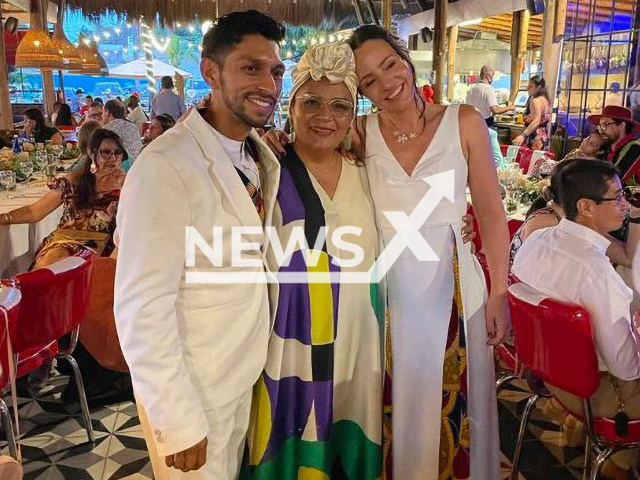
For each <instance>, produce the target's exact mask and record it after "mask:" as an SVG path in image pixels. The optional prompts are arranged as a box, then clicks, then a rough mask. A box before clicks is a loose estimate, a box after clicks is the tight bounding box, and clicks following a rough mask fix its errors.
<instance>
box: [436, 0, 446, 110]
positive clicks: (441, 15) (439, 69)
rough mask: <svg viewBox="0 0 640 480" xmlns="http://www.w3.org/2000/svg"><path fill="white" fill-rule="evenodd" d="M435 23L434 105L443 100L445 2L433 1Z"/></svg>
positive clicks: (442, 0)
mask: <svg viewBox="0 0 640 480" xmlns="http://www.w3.org/2000/svg"><path fill="white" fill-rule="evenodd" d="M435 2H436V3H435V23H434V32H433V70H434V71H435V73H436V81H435V84H434V86H433V90H434V99H433V101H434V102H435V103H442V100H443V98H444V71H445V58H444V56H445V54H446V50H447V49H446V39H447V38H446V35H447V0H435Z"/></svg>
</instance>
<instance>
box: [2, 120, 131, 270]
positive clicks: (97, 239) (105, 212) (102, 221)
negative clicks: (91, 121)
mask: <svg viewBox="0 0 640 480" xmlns="http://www.w3.org/2000/svg"><path fill="white" fill-rule="evenodd" d="M90 148H91V154H90V156H89V158H90V162H87V163H86V164H85V166H84V167H83V170H82V172H81V174H80V175H78V176H74V177H63V178H56V179H54V180H53V181H52V182H50V184H49V188H50V189H51V191H49V192H48V193H47V194H46V195H45V196H44V197H42V198H41V199H40V200H38V201H37V202H35V203H33V204H31V205H27V206H25V207H20V208H17V209H15V210H12V211H10V212H8V213H5V214H3V215H0V225H3V224H4V225H6V224H14V223H35V222H38V221H40V220H42V219H43V218H44V217H46V216H47V215H49V214H50V213H52V212H53V211H54V210H56V209H57V208H58V207H60V206H61V205H62V206H63V213H62V218H61V219H60V223H59V224H58V227H57V228H56V230H54V231H53V232H52V233H51V234H50V235H49V236H47V237H46V238H45V239H44V240H43V242H42V245H40V248H38V251H37V252H36V255H35V258H34V260H33V264H32V268H42V267H45V266H46V265H50V264H52V263H54V262H56V261H58V260H60V259H62V258H65V257H68V256H71V255H74V254H75V253H77V252H78V251H79V250H80V249H82V248H86V247H88V248H93V249H94V250H96V251H97V252H98V253H99V254H102V255H109V254H110V253H111V251H112V250H113V248H114V245H113V232H114V231H115V221H116V211H117V207H118V199H119V196H120V188H121V187H122V184H123V182H124V171H123V170H122V167H121V165H122V162H123V161H124V160H125V159H126V158H127V153H126V151H125V149H124V147H123V145H122V142H121V140H120V138H119V137H118V135H117V134H116V133H114V132H112V131H110V130H105V129H99V130H96V132H94V134H93V135H92V136H91V141H90Z"/></svg>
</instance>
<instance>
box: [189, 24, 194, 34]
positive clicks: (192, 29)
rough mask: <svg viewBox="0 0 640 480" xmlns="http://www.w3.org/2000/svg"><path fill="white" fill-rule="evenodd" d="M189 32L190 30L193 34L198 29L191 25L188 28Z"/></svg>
mask: <svg viewBox="0 0 640 480" xmlns="http://www.w3.org/2000/svg"><path fill="white" fill-rule="evenodd" d="M187 30H189V33H193V32H195V31H196V29H195V28H194V27H193V25H191V24H189V26H188V27H187Z"/></svg>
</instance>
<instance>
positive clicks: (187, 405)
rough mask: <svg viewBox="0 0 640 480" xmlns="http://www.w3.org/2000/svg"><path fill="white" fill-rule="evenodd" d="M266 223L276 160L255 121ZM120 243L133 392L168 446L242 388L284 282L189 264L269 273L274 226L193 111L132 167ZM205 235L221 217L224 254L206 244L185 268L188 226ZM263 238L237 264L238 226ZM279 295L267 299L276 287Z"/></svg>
mask: <svg viewBox="0 0 640 480" xmlns="http://www.w3.org/2000/svg"><path fill="white" fill-rule="evenodd" d="M251 138H252V139H253V140H255V143H256V145H257V146H258V150H259V155H260V164H261V177H262V178H261V189H262V195H263V198H264V202H265V209H266V219H265V224H266V225H270V224H271V218H272V214H273V206H274V203H275V200H276V194H277V191H278V183H279V177H280V172H279V168H280V167H279V163H278V161H277V160H276V158H275V157H274V156H273V154H272V153H271V151H270V150H269V149H268V148H267V147H266V145H264V144H263V143H262V142H261V141H260V139H259V137H258V135H257V133H256V132H255V131H252V133H251ZM117 225H118V227H117V230H118V231H117V235H116V237H117V239H118V244H119V251H118V263H117V270H116V285H115V301H114V310H115V316H116V324H117V329H118V336H119V339H120V343H121V345H122V351H123V353H124V356H125V359H126V361H127V363H128V365H129V368H130V370H131V377H132V380H133V386H134V389H135V391H136V396H137V397H138V399H139V400H140V401H141V402H142V404H143V405H144V408H145V410H146V412H147V415H148V418H149V422H150V424H151V427H152V429H153V431H154V433H155V440H156V445H157V447H158V452H159V454H160V455H164V456H166V455H170V454H174V453H177V452H179V451H182V450H184V449H186V448H188V447H191V446H193V445H195V444H196V443H197V442H199V441H200V440H202V439H203V438H204V437H205V436H206V435H207V434H208V431H209V430H208V426H207V420H206V416H205V411H207V410H210V409H212V408H216V407H220V406H223V405H226V404H228V403H230V402H232V401H234V400H235V399H237V398H239V397H240V396H241V395H242V394H244V393H246V392H247V391H248V390H249V389H250V388H251V387H252V385H253V384H254V383H255V381H256V380H257V379H258V377H259V375H260V373H261V371H262V368H263V367H264V364H265V360H266V353H267V344H268V336H269V331H270V328H269V325H270V319H272V318H273V312H274V311H275V302H276V298H277V297H276V295H277V292H276V291H273V290H277V289H271V288H269V287H268V286H267V285H266V284H264V283H263V284H210V283H209V284H205V283H201V284H193V283H187V282H186V273H187V272H192V271H193V272H199V271H209V272H231V271H235V272H237V271H250V272H253V273H254V274H255V275H257V276H264V275H268V273H265V272H266V271H267V270H266V268H265V267H264V265H266V261H265V260H264V259H265V256H266V254H265V252H266V251H267V243H268V242H267V237H266V236H265V235H264V234H263V230H262V228H261V227H262V223H261V221H260V218H259V216H258V214H257V212H256V208H255V206H254V204H253V202H252V201H251V198H250V197H249V195H248V194H247V191H246V189H245V187H244V185H243V183H242V181H241V180H240V177H239V176H238V174H237V172H236V170H235V168H234V166H233V163H232V162H231V159H230V158H229V157H228V156H227V155H226V153H225V152H224V150H223V149H222V147H221V146H220V144H219V143H218V141H217V139H216V136H215V134H214V132H213V130H212V127H211V126H210V125H209V124H208V123H207V122H206V121H205V120H204V119H203V118H202V116H201V115H200V113H198V112H197V111H195V110H194V111H193V112H192V113H191V114H190V115H189V116H188V117H187V119H186V120H185V121H184V122H183V123H180V124H178V125H176V126H175V127H174V128H172V129H171V130H169V131H167V132H166V133H165V134H164V135H162V136H161V137H159V138H158V139H157V140H155V141H154V142H153V143H152V144H151V145H149V146H148V147H147V148H146V149H145V150H144V151H143V152H142V154H141V155H140V157H138V159H137V161H136V163H135V164H134V165H133V167H132V168H131V170H130V171H129V173H128V175H127V179H126V181H125V185H124V187H123V190H122V195H121V199H120V204H119V207H118V216H117ZM188 226H190V227H194V228H195V229H196V230H197V231H198V233H199V234H200V235H201V236H202V238H203V239H204V241H206V242H207V244H208V245H212V244H213V243H214V235H213V227H214V226H217V227H223V238H222V239H223V247H224V254H223V263H222V265H221V266H218V267H214V266H213V265H212V263H211V261H210V260H209V259H208V258H207V257H206V256H205V254H204V253H202V251H201V250H200V249H199V248H195V249H192V250H195V266H194V267H189V268H187V267H186V266H185V261H186V244H187V242H186V241H185V239H186V238H187V239H188V234H185V232H186V231H187V228H186V227H188ZM234 226H245V227H254V229H255V230H257V231H258V232H259V233H257V234H256V235H253V236H243V237H242V241H243V242H244V243H247V242H256V244H257V245H260V248H259V249H255V250H254V251H252V252H248V255H249V256H250V257H253V258H254V260H258V259H259V260H260V261H258V263H260V266H257V267H256V266H254V267H245V268H242V267H241V268H237V267H236V268H235V269H234V268H232V267H231V253H230V249H231V243H232V241H231V239H232V232H231V227H234ZM269 297H271V301H270V298H269Z"/></svg>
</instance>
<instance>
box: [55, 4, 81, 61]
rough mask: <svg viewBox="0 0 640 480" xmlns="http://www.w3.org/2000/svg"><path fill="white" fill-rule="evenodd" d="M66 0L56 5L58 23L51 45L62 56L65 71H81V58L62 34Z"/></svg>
mask: <svg viewBox="0 0 640 480" xmlns="http://www.w3.org/2000/svg"><path fill="white" fill-rule="evenodd" d="M66 3H67V0H60V4H59V5H58V22H57V23H56V27H55V29H54V31H53V43H54V45H55V46H56V48H57V49H58V53H59V54H60V55H61V56H62V64H63V65H64V69H65V70H81V69H82V65H83V62H82V58H81V57H80V55H79V54H78V51H77V50H76V47H74V46H73V45H72V44H71V42H70V41H69V39H68V38H67V36H66V35H65V33H64V28H63V24H64V9H65V6H66Z"/></svg>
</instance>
